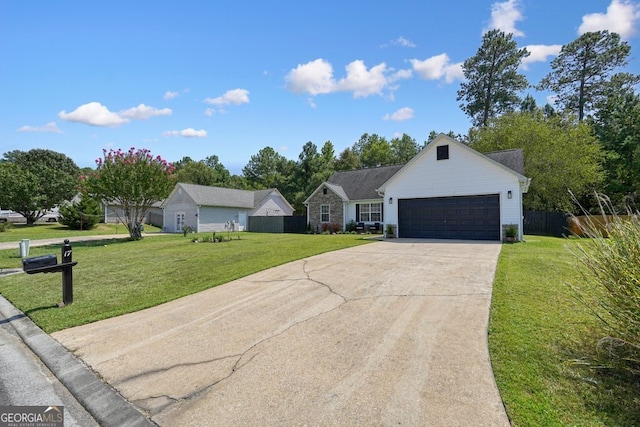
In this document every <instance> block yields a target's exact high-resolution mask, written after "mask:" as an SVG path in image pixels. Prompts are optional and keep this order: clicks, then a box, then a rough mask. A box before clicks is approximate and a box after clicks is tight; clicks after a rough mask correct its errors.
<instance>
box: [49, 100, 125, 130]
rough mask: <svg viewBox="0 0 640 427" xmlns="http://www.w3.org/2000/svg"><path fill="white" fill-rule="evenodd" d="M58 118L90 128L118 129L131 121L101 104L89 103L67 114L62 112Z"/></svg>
mask: <svg viewBox="0 0 640 427" xmlns="http://www.w3.org/2000/svg"><path fill="white" fill-rule="evenodd" d="M58 117H60V118H61V119H62V120H65V121H68V122H76V123H84V124H87V125H90V126H105V127H116V126H120V125H122V124H124V123H127V122H128V121H129V119H127V118H124V117H121V116H120V115H119V114H118V113H114V112H112V111H109V109H108V108H107V107H105V106H104V105H102V104H100V103H99V102H89V103H88V104H84V105H81V106H79V107H78V108H76V109H75V110H74V111H72V112H70V113H67V112H66V111H64V110H63V111H60V112H59V113H58Z"/></svg>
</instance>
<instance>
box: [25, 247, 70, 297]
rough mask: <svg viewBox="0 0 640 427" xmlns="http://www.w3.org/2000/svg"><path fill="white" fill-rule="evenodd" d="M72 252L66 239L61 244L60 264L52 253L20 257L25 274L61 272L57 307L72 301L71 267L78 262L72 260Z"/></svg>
mask: <svg viewBox="0 0 640 427" xmlns="http://www.w3.org/2000/svg"><path fill="white" fill-rule="evenodd" d="M72 254H73V251H72V250H71V245H70V244H69V240H68V239H66V240H65V241H64V245H63V246H62V262H61V263H60V264H58V257H56V256H55V255H53V254H52V255H43V256H37V257H33V258H23V259H22V269H23V270H24V272H25V273H27V274H37V273H62V302H61V303H59V304H58V307H64V306H66V305H69V304H71V303H72V302H73V270H72V269H73V266H75V265H76V264H78V262H77V261H73V259H72Z"/></svg>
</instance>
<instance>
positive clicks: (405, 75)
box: [389, 70, 413, 82]
mask: <svg viewBox="0 0 640 427" xmlns="http://www.w3.org/2000/svg"><path fill="white" fill-rule="evenodd" d="M412 76H413V70H398V71H396V72H395V73H393V74H392V75H391V76H390V77H389V82H395V81H398V80H402V79H410V78H411V77H412Z"/></svg>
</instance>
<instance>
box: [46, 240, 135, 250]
mask: <svg viewBox="0 0 640 427" xmlns="http://www.w3.org/2000/svg"><path fill="white" fill-rule="evenodd" d="M131 242H133V240H130V239H129V238H128V237H127V238H122V239H100V240H85V241H83V242H71V247H72V248H96V247H98V246H105V245H114V244H123V243H131ZM62 245H63V242H60V244H53V245H46V246H41V248H43V249H47V250H55V249H57V250H60V249H61V248H62Z"/></svg>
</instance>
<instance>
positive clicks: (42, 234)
mask: <svg viewBox="0 0 640 427" xmlns="http://www.w3.org/2000/svg"><path fill="white" fill-rule="evenodd" d="M158 231H160V229H159V228H158V227H154V226H153V225H148V224H145V225H144V232H145V233H153V232H158ZM105 234H122V235H124V236H127V235H129V232H128V231H127V227H125V226H124V225H122V224H118V225H116V224H98V225H97V226H96V228H94V229H93V230H83V231H80V230H71V229H70V228H69V227H67V226H65V225H62V224H58V223H54V224H35V225H27V224H11V225H10V226H9V227H8V228H7V229H6V230H5V231H3V232H1V233H0V243H4V242H19V241H20V240H22V239H31V240H37V239H55V238H60V241H63V240H64V239H66V238H67V237H71V236H99V235H105Z"/></svg>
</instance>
